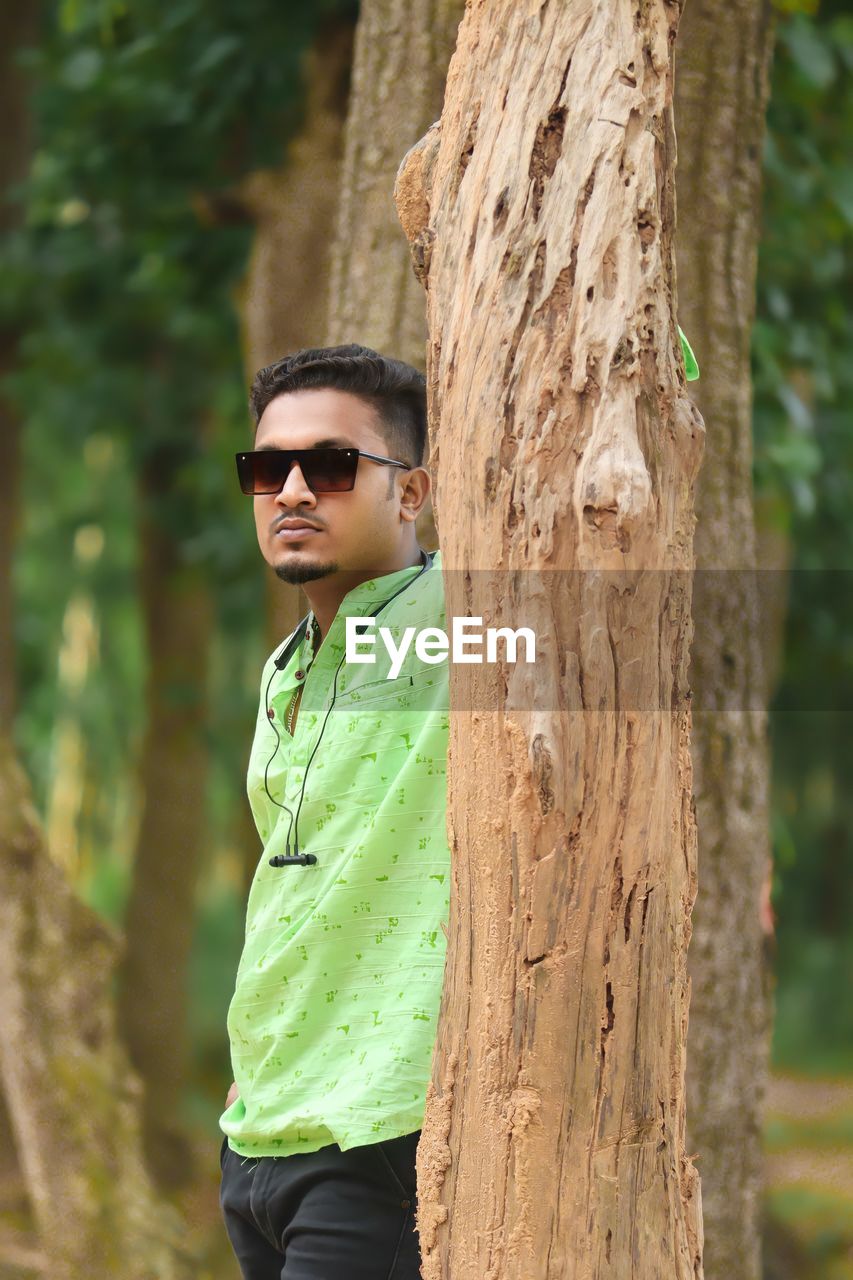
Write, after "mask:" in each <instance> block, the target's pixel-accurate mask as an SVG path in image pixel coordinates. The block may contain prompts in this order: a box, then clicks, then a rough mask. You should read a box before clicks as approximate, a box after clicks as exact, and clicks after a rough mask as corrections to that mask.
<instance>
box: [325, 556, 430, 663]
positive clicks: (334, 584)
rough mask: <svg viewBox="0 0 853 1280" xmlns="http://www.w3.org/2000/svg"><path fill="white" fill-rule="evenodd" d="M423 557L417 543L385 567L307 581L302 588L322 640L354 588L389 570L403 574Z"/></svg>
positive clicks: (330, 575)
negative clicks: (402, 570) (342, 603)
mask: <svg viewBox="0 0 853 1280" xmlns="http://www.w3.org/2000/svg"><path fill="white" fill-rule="evenodd" d="M422 559H423V556H422V553H421V549H420V547H419V546H417V545H416V546H415V547H413V548H408V549H407V550H405V551H401V552H400V554H399V555H398V556H396V557H394V559H393V562H392V561H389V563H388V564H387V565H386V566H385V567H384V568H381V569H378V570H371V571H369V570H364V571H363V572H362V571H360V570H358V569H351V570H343V571H342V572H340V573H331V574H329V576H328V577H326V578H315V579H314V581H313V582H306V583H305V584H304V586H303V588H302V590H303V591H304V592H305V597H306V599H307V601H308V603H309V604H310V606H311V610H312V612H313V614H314V617H315V618H316V620H317V625H318V627H319V628H320V640H321V641H322V640H323V639H324V638H325V636H326V634H327V632H328V630H329V627H331V625H332V623H333V622H334V620H335V615H336V614H337V612H338V609H339V608H340V607H341V601H342V600H343V598H344V596H346V595H348V594H349V592H350V591H353V590H354V589H355V588H356V587H358V586H361V584H362V582H369V581H370V579H371V578H381V577H384V576H385V575H386V574H389V573H399V572H400V570H401V569H410V568H414V567H415V566H417V565H419V564H420V563H421V561H422Z"/></svg>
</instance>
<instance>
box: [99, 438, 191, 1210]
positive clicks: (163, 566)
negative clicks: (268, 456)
mask: <svg viewBox="0 0 853 1280" xmlns="http://www.w3.org/2000/svg"><path fill="white" fill-rule="evenodd" d="M168 466H169V464H168V461H166V462H162V461H161V462H158V460H157V458H152V459H151V460H149V463H148V464H147V467H146V474H145V476H144V478H143V496H142V506H143V510H144V511H145V513H146V514H145V516H144V519H143V524H142V529H141V548H142V572H141V600H142V610H143V614H144V619H145V633H146V649H147V654H148V678H147V683H146V700H145V701H146V726H145V735H144V739H143V744H142V758H141V764H140V788H141V791H142V818H141V823H140V828H139V836H138V841H137V847H136V856H135V860H134V869H133V883H132V888H131V894H130V899H129V902H128V907H127V913H126V919H125V936H126V954H125V958H124V963H123V966H122V975H121V977H122V981H121V986H120V994H119V1021H120V1026H121V1031H122V1035H123V1037H124V1041H125V1044H126V1045H127V1047H128V1050H129V1052H130V1057H131V1062H132V1063H133V1066H134V1067H135V1069H136V1070H137V1071H138V1072H139V1075H140V1076H141V1078H142V1081H143V1084H144V1086H145V1099H144V1109H143V1115H144V1119H145V1126H144V1132H145V1146H146V1152H147V1155H148V1160H149V1164H150V1167H151V1170H152V1172H153V1173H154V1175H155V1177H156V1178H157V1180H158V1182H159V1183H160V1184H161V1185H162V1186H163V1187H176V1186H180V1185H182V1184H183V1183H185V1182H186V1181H188V1180H189V1178H190V1177H191V1176H192V1168H191V1153H190V1145H189V1143H188V1141H187V1138H186V1135H185V1133H184V1128H183V1125H182V1122H181V1115H180V1109H181V1097H182V1091H183V1088H184V1086H185V1084H186V1079H187V1057H188V1043H187V1023H188V1019H187V989H186V988H187V971H188V965H189V955H190V948H191V945H192V938H193V931H194V927H195V891H196V879H197V875H198V869H199V865H200V860H201V856H202V851H203V849H204V847H205V843H206V841H207V839H208V828H207V796H206V786H207V759H208V753H207V744H206V742H205V737H204V730H205V722H206V714H207V665H208V654H209V638H210V628H211V625H212V617H211V607H210V593H209V591H208V588H207V585H206V583H204V582H203V581H202V580H201V578H200V576H199V573H198V571H193V570H188V569H186V568H185V567H184V566H183V565H182V564H181V552H180V546H179V544H178V542H177V541H176V538H175V536H174V534H173V533H172V532H171V531H170V530H169V529H168V527H167V522H165V521H162V520H159V519H158V518H157V515H156V506H154V504H155V503H156V495H157V493H158V491H159V490H158V486H163V485H164V476H165V475H168Z"/></svg>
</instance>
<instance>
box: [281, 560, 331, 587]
mask: <svg viewBox="0 0 853 1280" xmlns="http://www.w3.org/2000/svg"><path fill="white" fill-rule="evenodd" d="M274 568H275V575H276V577H277V578H281V580H282V582H287V583H289V584H290V586H292V587H301V586H302V584H303V583H305V582H315V581H316V580H317V578H327V577H328V576H329V574H330V573H337V572H338V566H337V565H336V564H335V562H334V561H333V560H330V561H328V562H327V563H326V564H318V563H317V561H314V562H313V563H311V562H308V563H306V562H305V561H302V562H299V561H293V562H290V563H288V562H287V561H285V562H284V563H283V564H277V565H275V566H274Z"/></svg>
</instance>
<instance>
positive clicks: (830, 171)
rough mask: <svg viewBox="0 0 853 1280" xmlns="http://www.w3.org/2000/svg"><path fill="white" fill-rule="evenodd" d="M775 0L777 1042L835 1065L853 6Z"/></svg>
mask: <svg viewBox="0 0 853 1280" xmlns="http://www.w3.org/2000/svg"><path fill="white" fill-rule="evenodd" d="M785 7H786V8H787V9H790V10H792V11H791V12H790V13H788V14H787V15H786V16H785V17H784V18H780V19H779V21H778V41H777V47H776V52H775V59H774V66H773V78H772V96H771V102H770V109H769V113H768V134H767V143H766V148H765V161H764V168H765V191H764V227H763V235H762V239H761V244H760V249H759V265H758V308H757V319H756V324H755V329H754V333H753V368H754V393H755V415H754V422H755V449H756V453H755V457H756V487H757V493H758V496H759V499H760V503H761V508H760V509H761V510H762V511H764V512H765V513H766V512H770V513H772V518H773V520H774V522H775V525H776V530H777V532H781V533H782V535H783V536H784V537H785V538H786V539H787V540H788V541H789V543H790V545H791V548H792V573H791V577H790V583H789V616H788V622H787V629H786V638H785V659H784V667H783V671H782V678H781V681H780V685H779V688H778V690H777V694H776V698H775V701H774V705H773V714H772V735H773V758H774V852H775V858H776V876H775V883H774V906H775V909H776V911H777V913H778V940H779V964H778V971H779V990H778V993H777V1024H776V1039H775V1046H774V1054H775V1057H776V1060H777V1061H779V1062H786V1063H791V1064H798V1065H799V1066H801V1067H803V1066H805V1065H806V1064H807V1063H808V1062H810V1061H817V1060H823V1061H825V1062H829V1061H832V1062H835V1063H836V1065H840V1064H841V1059H840V1058H839V1054H840V1055H841V1058H844V1054H843V1049H842V1046H843V1045H844V1044H845V1043H846V1044H848V1045H849V1044H850V1043H853V1036H852V1035H851V1032H853V1019H851V1014H850V1003H849V1000H847V999H845V995H844V992H845V982H846V983H848V984H849V979H850V969H849V966H850V961H851V959H853V956H851V953H850V947H849V943H848V942H845V941H844V938H845V933H846V931H847V929H848V921H849V920H850V918H851V907H853V896H851V884H853V874H851V873H852V872H853V794H851V790H850V787H849V778H850V776H851V772H853V737H851V734H850V730H849V719H848V717H849V711H850V709H851V707H853V593H851V590H850V586H851V577H850V571H851V569H853V520H851V510H853V430H851V427H852V426H853V422H852V421H851V416H850V408H849V406H850V404H851V403H853V151H851V148H850V137H851V136H853V77H851V75H850V72H851V70H853V17H851V16H850V14H849V13H848V12H847V11H846V6H844V5H842V4H832V3H823V4H822V5H821V8H820V11H819V12H815V13H811V12H810V11H807V12H804V11H803V6H801V5H793V6H785ZM848 1058H849V1055H848ZM844 1060H845V1061H847V1060H848V1059H847V1058H845V1059H844Z"/></svg>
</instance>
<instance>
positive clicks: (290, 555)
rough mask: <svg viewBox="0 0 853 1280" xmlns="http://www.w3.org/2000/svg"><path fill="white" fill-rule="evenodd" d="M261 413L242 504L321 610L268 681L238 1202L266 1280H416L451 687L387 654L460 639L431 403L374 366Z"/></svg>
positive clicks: (252, 791)
mask: <svg viewBox="0 0 853 1280" xmlns="http://www.w3.org/2000/svg"><path fill="white" fill-rule="evenodd" d="M251 405H252V409H253V413H254V417H255V421H256V423H257V434H256V437H255V444H254V449H253V451H252V452H250V453H246V454H240V455H238V459H237V461H238V472H239V476H240V481H241V487H242V489H243V491H244V492H245V493H248V494H252V495H254V509H255V523H256V527H257V535H258V543H259V545H260V549H261V553H262V554H263V556H264V558H265V560H267V562H268V563H269V564H270V565H272V567H273V568H274V569H275V571H276V573H277V574H278V576H279V577H280V578H282V579H283V581H285V582H289V583H300V584H302V586H303V587H304V590H305V594H306V596H307V598H308V602H309V604H310V606H311V612H310V613H309V615H308V617H307V619H306V620H305V621H304V623H303V624H300V625H299V626H298V627H297V628H296V631H295V632H294V634H293V636H291V637H290V638H289V640H288V641H287V642H286V643H284V644H282V645H280V646H279V647H278V648H277V649H276V651H275V652H274V653H273V654H272V655H271V656H270V658H269V659H268V661H267V663H266V666H265V668H264V671H263V676H262V679H261V699H260V707H259V711H258V719H257V727H256V732H255V740H254V745H253V748H252V754H251V758H250V763H249V775H248V791H249V799H250V802H251V806H252V812H253V814H254V818H255V823H256V825H257V829H258V833H259V835H260V838H261V841H262V843H263V852H262V854H261V856H260V860H259V862H258V866H257V870H256V872H255V876H254V880H253V883H252V888H251V891H250V894H249V901H248V907H247V915H246V940H245V946H244V949H243V954H242V958H241V961H240V966H239V969H238V973H237V982H236V990H235V993H234V997H233V999H232V1002H231V1006H230V1009H229V1013H228V1031H229V1036H230V1042H231V1060H232V1067H233V1073H234V1084H233V1085H232V1087H231V1090H230V1091H229V1094H228V1099H227V1103H226V1110H225V1111H224V1113H223V1115H222V1117H221V1120H220V1125H221V1128H222V1130H223V1132H224V1133H225V1139H224V1140H223V1144H222V1151H221V1163H222V1183H221V1192H220V1203H221V1206H222V1212H223V1216H224V1220H225V1226H226V1229H227V1232H228V1235H229V1238H230V1240H231V1244H232V1246H233V1248H234V1251H235V1253H236V1255H237V1258H238V1260H239V1263H240V1266H241V1268H242V1272H243V1276H244V1277H246V1278H247V1280H279V1277H280V1278H281V1280H337V1278H338V1277H340V1278H341V1280H418V1277H419V1275H420V1262H419V1248H418V1238H417V1233H416V1231H415V1211H416V1176H415V1152H416V1148H417V1142H418V1138H419V1135H420V1126H421V1123H422V1120H423V1114H424V1106H425V1097H426V1086H427V1082H428V1080H429V1077H430V1068H431V1059H432V1049H433V1043H434V1039H435V1031H436V1021H437V1017H438V1010H439V1004H440V999H441V990H442V982H443V973H444V959H445V935H444V932H443V929H442V923H443V922H445V921H446V920H447V917H448V907H449V865H450V852H449V849H448V846H447V837H446V828H445V781H446V752H447V730H448V720H447V666H446V663H442V664H439V665H432V664H427V663H426V662H424V661H421V660H419V658H418V657H417V655H416V652H415V648H414V645H410V647H409V649H408V651H407V654H406V657H405V659H404V660H403V662H402V665H401V666H399V669H398V664H394V666H393V667H392V664H391V659H390V657H389V654H388V649H387V647H386V646H385V645H384V644H379V643H376V633H377V631H378V628H379V626H384V627H386V628H388V631H389V633H390V636H391V637H393V639H394V643H395V645H399V641H400V639H401V637H402V635H403V632H404V630H405V628H408V627H414V628H415V629H416V631H415V634H417V632H418V631H420V630H422V629H423V628H426V627H439V628H442V629H443V628H444V598H443V591H442V583H441V573H440V565H439V557H438V555H436V556H434V557H430V556H429V555H427V553H426V552H425V551H422V550H421V549H420V547H419V546H418V543H417V537H416V533H415V520H416V518H417V516H418V513H419V512H420V511H421V509H422V508H423V505H424V503H425V501H426V499H427V495H428V493H429V488H430V482H429V475H428V473H427V471H426V470H425V469H424V467H423V466H422V465H421V464H422V461H423V454H424V447H425V441H426V394H425V383H424V379H423V377H422V375H421V374H419V373H418V372H417V371H416V370H415V369H412V368H411V367H410V366H408V365H405V364H402V363H400V362H399V361H395V360H390V359H387V358H385V357H383V356H381V355H379V354H377V353H376V352H374V351H370V350H368V349H366V348H364V347H358V346H346V347H334V348H329V349H323V350H309V351H300V352H297V353H296V354H295V355H292V356H287V357H285V358H284V359H282V360H278V361H276V363H275V364H272V365H270V366H269V367H268V368H266V369H262V370H261V371H260V373H258V375H257V376H256V378H255V381H254V384H253V386H252V392H251ZM355 618H375V619H376V622H375V624H361V626H362V638H361V643H360V646H359V648H360V653H361V656H362V657H367V658H369V657H371V656H373V657H374V658H375V661H374V662H373V663H370V662H364V661H362V662H357V661H348V659H347V638H348V630H349V632H350V641H351V642H352V640H353V636H354V635H356V634H357V633H356V632H355V628H356V627H358V626H359V624H357V623H355V622H354V619H355ZM348 619H349V620H350V621H349V622H348ZM368 628H369V629H370V633H372V638H371V634H369V632H368ZM389 675H390V677H391V678H389Z"/></svg>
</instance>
